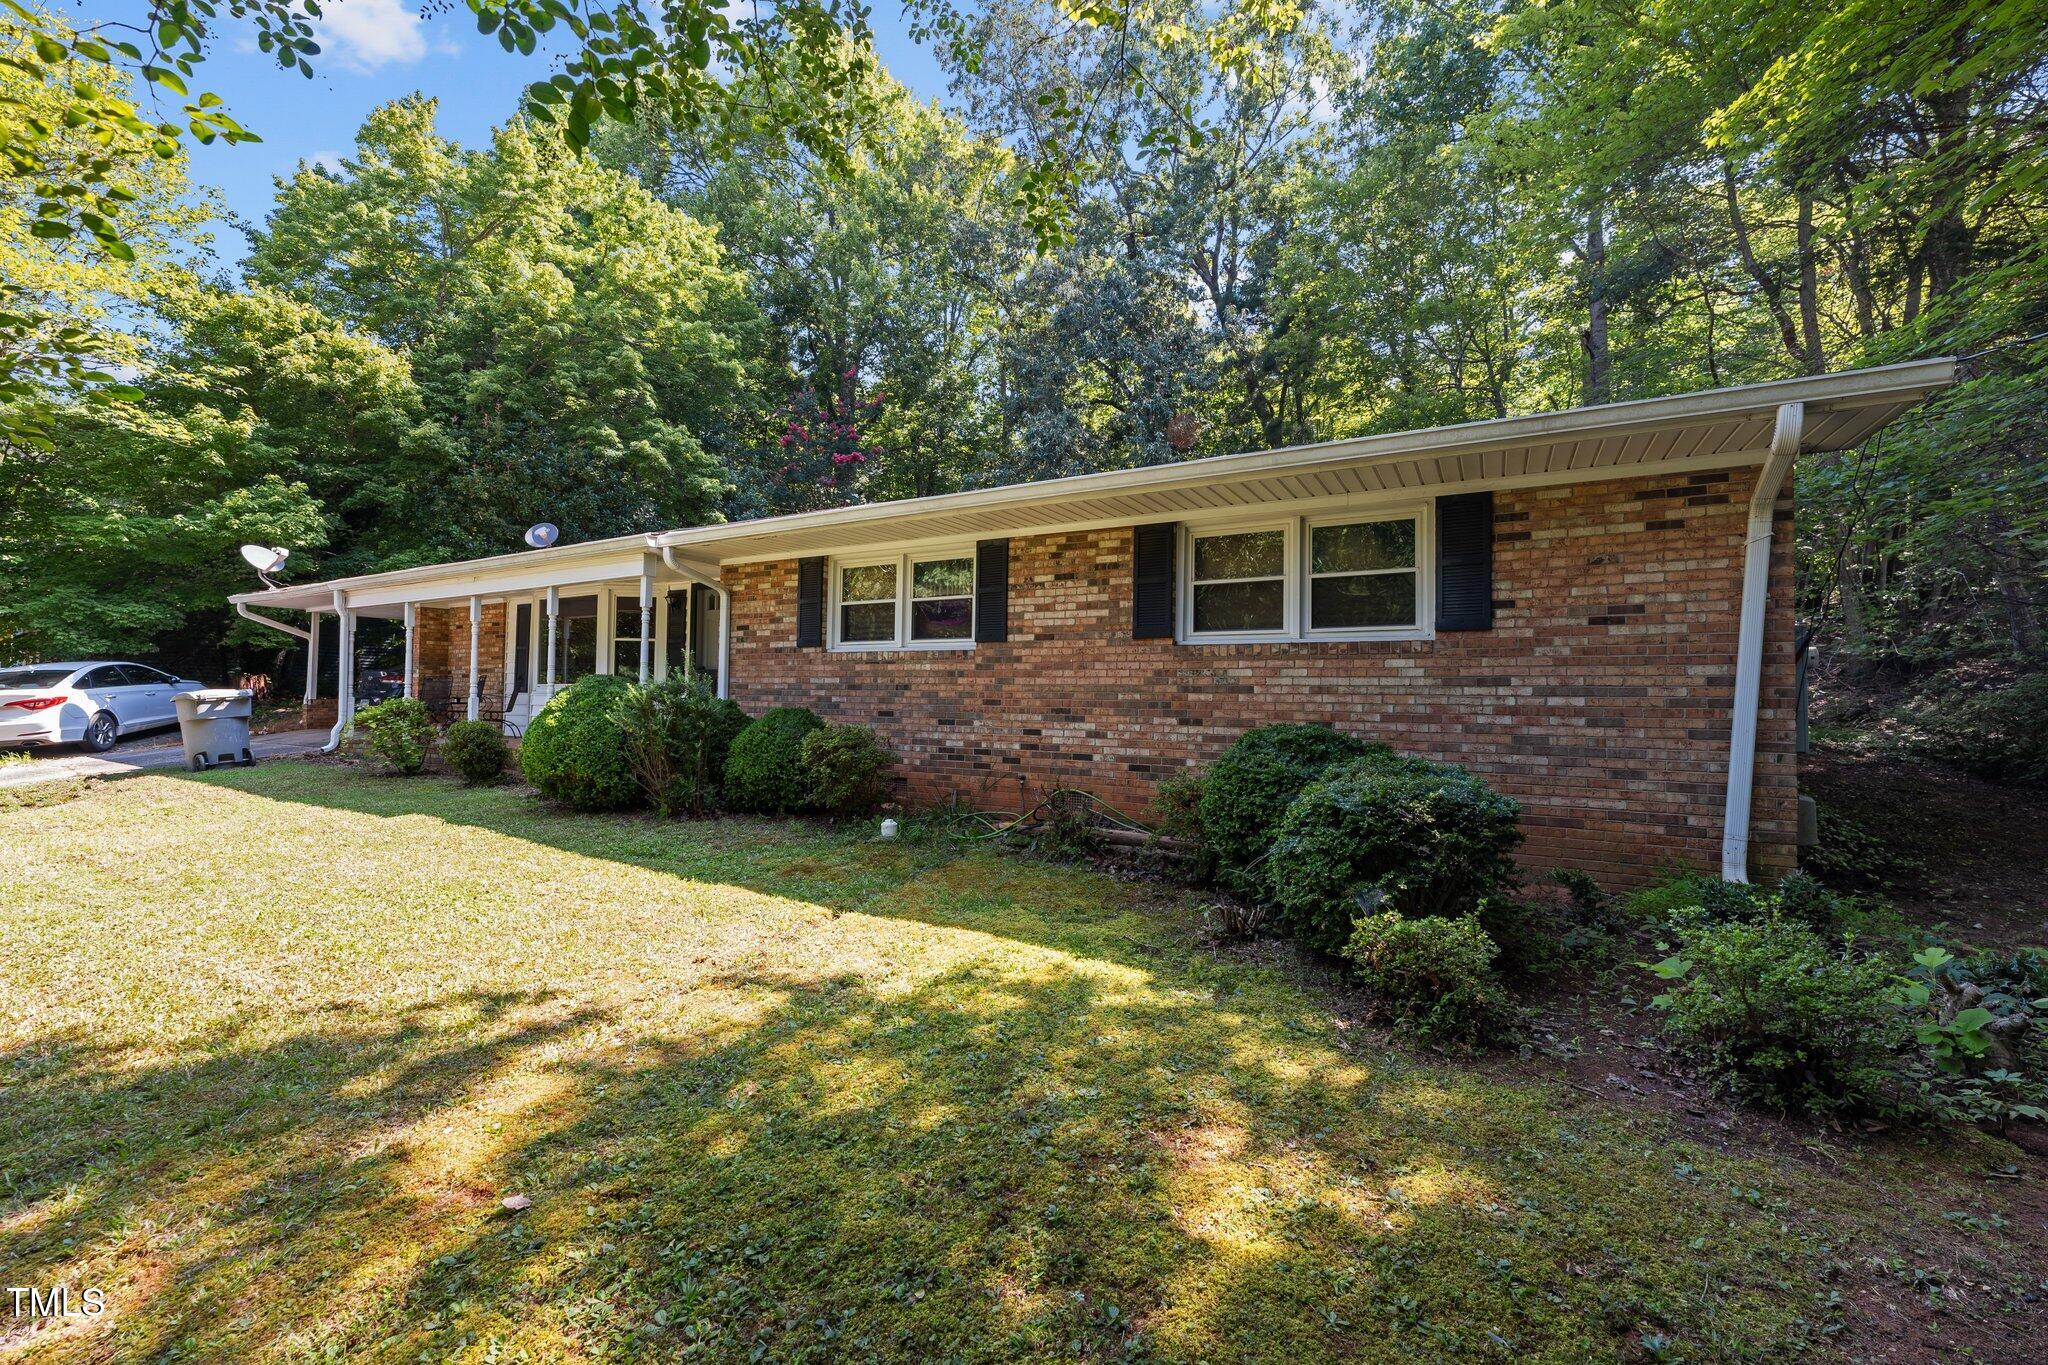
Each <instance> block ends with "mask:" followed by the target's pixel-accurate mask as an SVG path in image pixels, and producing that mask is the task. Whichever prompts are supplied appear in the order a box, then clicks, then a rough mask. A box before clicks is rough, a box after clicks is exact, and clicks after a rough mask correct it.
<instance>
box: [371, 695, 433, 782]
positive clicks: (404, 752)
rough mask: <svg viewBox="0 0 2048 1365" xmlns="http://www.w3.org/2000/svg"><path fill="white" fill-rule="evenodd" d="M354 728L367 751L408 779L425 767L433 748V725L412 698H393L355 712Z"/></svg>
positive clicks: (420, 706) (422, 708)
mask: <svg viewBox="0 0 2048 1365" xmlns="http://www.w3.org/2000/svg"><path fill="white" fill-rule="evenodd" d="M354 725H355V728H356V730H357V731H358V732H359V733H361V734H362V736H363V741H364V744H365V745H366V746H367V747H368V749H369V751H370V752H371V753H373V754H375V755H376V756H377V757H379V758H381V759H383V760H384V761H385V762H386V763H388V764H390V765H391V768H392V771H394V772H396V773H398V774H399V775H400V776H401V777H411V776H413V775H414V774H416V773H418V772H419V770H420V769H421V768H424V767H425V766H426V764H427V755H428V753H430V752H431V751H432V750H433V747H434V722H433V721H432V720H431V719H430V718H429V717H428V715H427V708H426V707H425V706H423V705H421V704H420V703H419V702H418V701H417V700H415V699H414V698H412V697H393V698H392V699H391V700H390V701H380V702H378V703H377V704H376V705H375V706H366V707H364V708H363V709H362V710H360V711H358V712H356V714H355V721H354Z"/></svg>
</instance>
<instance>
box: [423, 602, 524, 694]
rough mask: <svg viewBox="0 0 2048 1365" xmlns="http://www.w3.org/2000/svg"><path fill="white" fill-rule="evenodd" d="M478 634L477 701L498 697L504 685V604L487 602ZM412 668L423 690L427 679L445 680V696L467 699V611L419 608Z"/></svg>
mask: <svg viewBox="0 0 2048 1365" xmlns="http://www.w3.org/2000/svg"><path fill="white" fill-rule="evenodd" d="M478 624H479V628H478V630H477V662H476V673H477V681H478V682H479V683H480V684H481V685H480V686H479V687H478V689H477V695H478V696H479V697H484V698H491V697H496V696H498V695H499V689H501V688H503V687H504V685H505V604H504V603H503V602H486V603H484V605H483V619H482V621H481V622H479V623H478ZM413 666H414V668H415V670H416V671H417V672H418V674H419V677H420V680H421V685H422V687H424V685H425V682H426V680H427V679H429V678H437V679H446V680H447V683H448V693H447V695H448V696H449V697H451V698H453V699H454V700H456V701H461V700H462V699H464V698H465V697H467V696H468V695H469V608H468V607H466V606H462V607H448V608H442V607H422V608H420V610H419V614H418V616H417V617H416V618H415V620H414V623H413Z"/></svg>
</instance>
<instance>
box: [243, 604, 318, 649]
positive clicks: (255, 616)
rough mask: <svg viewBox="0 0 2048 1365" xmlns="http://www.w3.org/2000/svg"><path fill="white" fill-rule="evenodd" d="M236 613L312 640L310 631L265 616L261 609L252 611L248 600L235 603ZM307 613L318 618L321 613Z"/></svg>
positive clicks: (308, 615) (257, 622)
mask: <svg viewBox="0 0 2048 1365" xmlns="http://www.w3.org/2000/svg"><path fill="white" fill-rule="evenodd" d="M235 614H236V615H237V616H241V617H244V618H246V619H248V620H251V621H254V622H255V623H256V624H257V625H259V626H269V627H270V628H271V629H272V630H281V631H283V632H284V633H285V634H287V635H293V636H297V637H298V638H299V639H301V640H310V639H311V638H312V634H311V632H310V631H307V630H300V629H299V628H298V627H297V626H288V625H286V624H285V623H284V622H282V621H279V620H277V619H276V618H275V617H270V616H265V615H264V614H263V613H262V612H260V611H250V610H249V604H248V603H247V602H237V603H235ZM306 615H307V617H308V618H309V619H317V618H318V617H319V615H320V613H319V612H317V611H309V612H307V613H306Z"/></svg>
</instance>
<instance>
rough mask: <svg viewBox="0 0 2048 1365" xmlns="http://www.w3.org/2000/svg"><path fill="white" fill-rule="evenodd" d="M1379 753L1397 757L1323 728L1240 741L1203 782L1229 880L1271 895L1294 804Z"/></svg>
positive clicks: (1288, 729) (1252, 735)
mask: <svg viewBox="0 0 2048 1365" xmlns="http://www.w3.org/2000/svg"><path fill="white" fill-rule="evenodd" d="M1375 756H1376V757H1380V758H1384V759H1391V758H1392V757H1393V750H1391V749H1389V748H1387V747H1386V746H1385V745H1383V744H1368V743H1367V742H1365V741H1364V740H1361V739H1357V738H1354V737H1353V736H1351V735H1346V734H1340V733H1339V732H1338V731H1335V730H1332V729H1329V728H1328V727H1326V726H1321V725H1262V726H1260V727H1259V728H1257V729H1256V730H1247V731H1246V732H1245V733H1244V734H1242V735H1240V736H1238V738H1237V742H1236V743H1234V744H1232V745H1231V746H1230V747H1229V748H1228V749H1226V750H1224V751H1223V756H1222V757H1221V758H1219V759H1217V760H1216V762H1215V764H1214V765H1213V766H1212V767H1211V768H1210V769H1209V772H1208V774H1207V776H1205V777H1204V778H1203V780H1202V790H1201V802H1200V814H1201V827H1202V836H1203V839H1204V842H1205V844H1206V845H1207V850H1208V853H1209V855H1210V856H1211V857H1213V858H1214V859H1215V860H1216V867H1217V871H1218V873H1219V874H1220V875H1221V877H1222V878H1223V880H1224V881H1225V882H1226V883H1227V884H1228V885H1230V886H1231V887H1232V889H1234V890H1236V891H1237V892H1239V893H1240V894H1242V895H1246V896H1252V897H1263V896H1265V895H1266V894H1268V891H1269V887H1268V886H1267V884H1266V882H1265V879H1264V877H1263V875H1262V874H1263V868H1262V867H1261V862H1262V860H1263V859H1264V858H1265V856H1266V852H1267V850H1268V849H1269V848H1270V847H1271V846H1272V842H1273V831H1274V829H1275V828H1276V827H1277V826H1278V825H1279V823H1280V817H1281V816H1283V815H1285V814H1286V813H1287V807H1288V806H1289V805H1290V804H1291V803H1292V802H1293V800H1294V798H1295V797H1297V796H1299V795H1300V794H1301V791H1302V789H1303V788H1304V787H1306V786H1308V785H1309V784H1310V783H1311V782H1314V781H1315V780H1316V779H1317V778H1319V777H1321V776H1322V775H1323V774H1324V773H1325V772H1327V771H1328V770H1329V769H1331V768H1332V767H1334V766H1336V765H1337V764H1339V763H1342V762H1345V761H1346V760H1350V759H1358V758H1362V757H1375ZM1347 927H1348V922H1347Z"/></svg>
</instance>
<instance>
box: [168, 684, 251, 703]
mask: <svg viewBox="0 0 2048 1365" xmlns="http://www.w3.org/2000/svg"><path fill="white" fill-rule="evenodd" d="M255 695H256V694H255V692H253V691H251V690H250V689H249V688H246V687H195V688H193V689H192V690H191V691H189V692H180V693H178V696H179V697H191V698H192V699H193V700H195V701H240V700H241V699H242V698H244V697H253V696H255ZM173 700H176V698H173Z"/></svg>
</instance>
